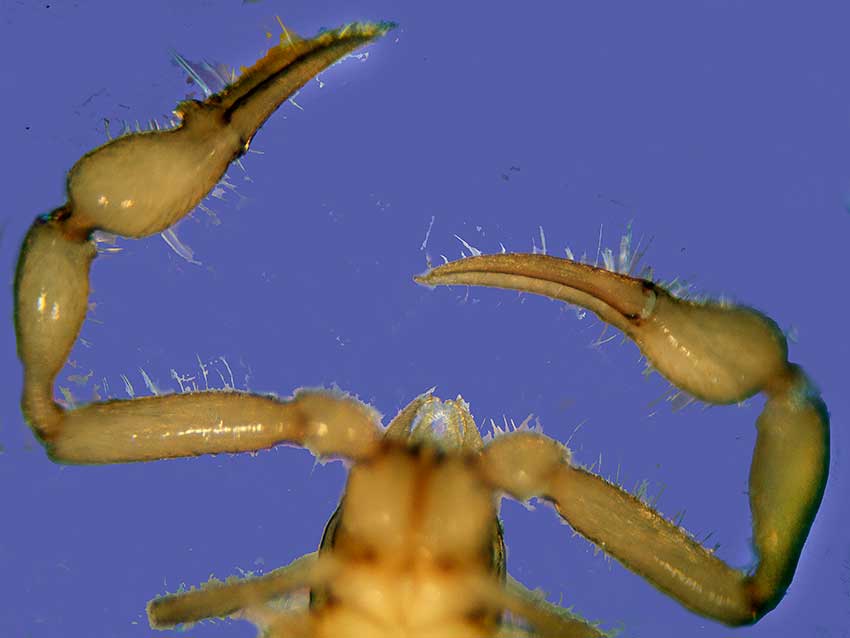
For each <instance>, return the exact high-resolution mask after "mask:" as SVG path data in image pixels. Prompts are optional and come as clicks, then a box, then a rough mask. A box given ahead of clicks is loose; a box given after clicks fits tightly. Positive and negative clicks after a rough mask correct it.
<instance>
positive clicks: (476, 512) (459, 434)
mask: <svg viewBox="0 0 850 638" xmlns="http://www.w3.org/2000/svg"><path fill="white" fill-rule="evenodd" d="M389 28H391V25H389V24H354V25H349V26H347V27H345V28H342V29H340V30H337V31H331V32H326V33H323V34H321V35H319V36H318V37H316V38H313V39H309V40H301V39H297V38H292V37H291V36H289V35H288V34H287V41H286V43H284V44H281V46H278V47H274V48H273V49H271V50H270V51H269V53H268V54H267V55H266V57H264V58H263V59H262V60H260V61H259V62H257V63H256V64H255V65H254V66H253V67H251V68H250V69H248V70H247V71H245V73H244V74H243V75H242V76H241V77H240V78H239V79H238V80H237V81H236V82H235V83H234V84H232V85H231V86H229V87H227V88H226V89H225V90H224V91H222V92H221V93H218V94H215V95H212V96H210V97H209V98H208V99H207V100H205V101H204V102H194V101H190V102H184V103H182V104H181V105H180V106H179V107H178V110H177V113H178V114H179V115H180V116H181V118H182V122H181V124H180V125H179V126H177V127H176V128H174V129H171V130H167V131H156V132H148V133H143V134H134V135H127V136H124V137H121V138H119V139H117V140H113V141H112V142H110V143H108V144H106V145H104V146H102V147H100V148H98V149H96V150H94V151H92V152H91V153H89V154H87V155H86V156H84V157H83V158H82V159H81V160H80V161H79V162H78V163H77V164H76V165H75V166H74V167H73V168H72V169H71V171H70V173H69V177H68V202H67V203H66V204H65V205H63V206H62V207H60V208H58V209H56V210H55V211H53V212H52V213H51V214H49V215H46V216H44V217H42V218H39V219H37V220H36V222H35V223H34V224H33V226H32V228H31V229H30V231H29V233H28V235H27V237H26V239H25V240H24V245H23V247H22V249H21V256H20V260H19V263H18V270H17V276H16V280H15V304H16V306H15V308H16V312H15V328H16V333H17V342H18V354H19V356H20V358H21V361H22V362H23V364H24V392H23V397H22V409H23V413H24V415H25V417H26V419H27V421H28V422H29V423H30V425H31V426H32V428H33V430H34V431H35V433H36V435H37V436H38V437H39V439H40V440H41V441H42V442H43V443H44V445H45V447H46V448H47V450H48V453H49V454H50V455H51V457H52V458H53V459H54V460H56V461H57V462H69V463H116V462H131V461H147V460H154V459H164V458H173V457H181V456H193V455H200V454H214V453H220V452H243V451H253V450H258V449H263V448H268V447H271V446H274V445H277V444H281V443H287V444H291V445H300V446H304V447H306V448H308V449H309V450H310V451H312V452H313V453H314V454H315V455H316V456H317V457H321V458H326V457H342V458H345V459H348V460H349V461H351V463H352V469H351V475H350V478H349V482H348V486H347V489H346V492H345V495H344V497H343V499H342V501H341V503H340V506H339V508H338V510H337V512H336V513H335V514H334V515H333V517H332V518H331V520H330V521H329V523H328V526H327V528H326V530H325V534H324V537H323V539H322V544H321V548H320V550H319V552H317V553H316V554H311V555H308V556H305V557H303V558H301V559H299V560H297V561H295V562H294V563H292V564H291V565H289V566H287V567H284V568H281V569H279V570H275V571H273V572H270V573H268V574H266V575H264V576H261V577H258V578H251V579H245V580H237V581H231V582H227V583H210V584H207V585H205V586H204V587H202V588H199V589H196V590H193V591H190V592H184V593H180V594H175V595H170V596H166V597H163V598H159V599H156V600H154V601H152V602H151V603H150V605H149V608H148V611H149V617H150V620H151V623H152V625H154V626H156V627H166V626H172V625H175V624H179V623H185V622H191V621H194V620H198V619H201V618H206V617H211V616H226V615H238V616H241V617H244V618H247V619H249V620H251V621H253V622H255V623H257V624H258V625H259V626H261V627H262V628H263V629H264V630H265V632H266V635H268V636H279V637H283V636H315V637H326V636H327V637H330V636H333V637H335V638H336V637H342V636H351V637H356V638H365V637H372V636H375V637H378V636H383V637H387V638H390V637H396V636H409V637H411V638H414V637H423V638H424V637H426V636H427V637H429V638H441V637H445V638H448V637H452V638H463V637H469V638H472V637H480V636H496V635H502V636H508V635H511V636H516V635H527V636H532V635H533V636H545V637H550V638H554V637H556V636H557V637H564V636H602V635H604V633H603V632H602V631H601V630H600V629H598V628H597V627H595V626H593V625H591V624H588V623H586V622H584V621H583V620H581V619H579V618H577V617H574V616H572V615H571V614H569V613H567V612H566V611H564V610H562V609H560V608H558V607H555V606H553V605H550V604H549V603H546V602H544V601H541V600H540V599H539V597H537V596H535V595H533V594H532V593H531V592H529V591H528V590H527V589H526V588H525V587H524V586H522V585H521V584H519V583H518V582H516V581H515V580H513V579H511V578H510V577H509V576H508V575H507V574H506V573H505V565H504V545H503V540H502V532H501V527H500V524H499V521H498V518H497V514H498V512H497V507H496V498H497V496H498V495H499V494H502V493H504V494H508V495H510V496H512V497H514V498H517V499H521V500H525V499H528V498H531V497H535V496H536V497H538V498H543V499H546V500H548V501H550V502H551V503H552V504H553V505H554V506H555V508H556V509H557V511H558V513H559V514H560V515H561V516H562V517H563V518H564V520H565V521H566V522H567V523H568V524H569V525H571V526H572V527H573V528H574V529H575V530H576V531H577V532H578V533H580V534H582V535H583V536H585V537H586V538H588V539H589V540H591V541H592V542H594V543H595V544H596V545H597V546H599V547H600V548H602V549H603V550H604V551H605V552H607V553H608V554H609V555H611V556H613V557H614V558H616V559H617V560H618V561H620V562H621V563H622V564H624V565H625V566H627V567H629V568H630V569H632V570H633V571H635V572H637V573H639V574H641V575H642V576H643V577H644V578H646V579H647V580H649V581H650V582H651V583H653V584H654V585H655V586H656V587H658V588H659V589H661V590H663V591H664V592H666V593H667V594H669V595H670V596H672V597H674V598H675V599H677V600H678V601H680V602H681V603H682V604H683V605H685V606H686V607H688V608H690V609H691V610H693V611H694V612H696V613H698V614H701V615H704V616H707V617H709V618H713V619H716V620H718V621H720V622H724V623H727V624H730V625H739V624H746V623H752V622H755V621H756V620H758V619H759V618H760V617H761V616H762V615H764V614H765V613H767V612H768V611H770V610H771V609H772V608H773V607H775V606H776V605H777V604H778V602H779V601H780V599H781V598H782V595H783V593H784V592H785V590H786V588H787V587H788V585H789V583H790V581H791V579H792V577H793V574H794V570H795V568H796V565H797V561H798V559H799V556H800V552H801V549H802V545H803V541H804V540H805V538H806V535H807V533H808V530H809V527H810V526H811V523H812V521H813V519H814V516H815V513H816V511H817V508H818V506H819V504H820V500H821V497H822V494H823V487H824V484H825V481H826V474H827V465H828V463H827V461H828V455H829V433H828V419H827V415H826V410H825V408H824V406H823V404H822V402H821V401H820V399H819V397H818V396H817V394H816V392H815V391H814V390H813V389H812V386H811V385H810V384H809V383H808V382H807V380H806V378H805V375H804V374H803V372H802V371H801V370H800V369H799V368H798V367H797V366H795V365H793V364H790V363H789V362H788V360H787V347H786V343H785V339H784V337H783V336H782V334H781V333H780V331H779V330H778V329H777V327H776V325H775V324H774V322H773V321H771V320H770V319H769V318H767V317H765V316H764V315H762V314H760V313H758V312H756V311H754V310H751V309H749V308H745V307H737V306H731V305H724V304H717V303H696V302H693V301H688V300H683V299H679V298H677V297H675V296H673V295H671V294H670V293H668V292H667V291H665V290H664V289H663V288H661V287H660V286H658V285H656V284H653V283H652V282H649V281H645V280H641V279H636V278H632V277H628V276H625V275H622V274H617V273H613V272H610V271H607V270H604V269H600V268H595V267H593V266H589V265H586V264H582V263H577V262H574V261H570V260H566V259H557V258H554V257H549V256H546V255H540V254H535V255H521V254H502V255H490V256H477V257H471V258H468V259H462V260H460V261H457V262H452V263H448V264H445V265H443V266H440V267H438V268H435V269H433V270H431V271H429V272H428V273H426V274H424V275H422V276H420V277H417V281H418V282H419V283H421V284H424V285H427V286H438V285H484V286H496V287H500V288H511V289H515V290H521V291H527V292H533V293H538V294H542V295H546V296H549V297H552V298H555V299H560V300H563V301H565V302H568V303H571V304H576V305H579V306H583V307H585V308H588V309H589V310H592V311H593V312H594V313H596V314H597V315H598V316H599V317H600V318H601V319H602V320H603V321H605V322H607V323H609V324H611V325H613V326H615V327H616V328H618V329H620V330H621V331H623V332H624V333H625V334H626V335H627V336H629V337H630V338H631V339H632V340H633V341H634V342H635V343H636V344H637V345H638V347H639V348H640V349H641V351H642V352H643V354H644V355H645V356H646V358H647V360H648V361H649V362H650V364H651V365H652V366H653V367H654V368H655V369H657V370H658V371H659V372H660V373H661V374H663V375H664V376H665V377H666V378H667V379H669V380H670V381H671V382H672V383H674V384H675V385H676V386H678V387H679V388H681V389H683V390H685V391H686V392H688V393H690V394H691V395H693V396H694V397H696V398H698V399H701V400H703V401H706V402H710V403H718V404H728V403H735V402H739V401H742V400H744V399H746V398H747V397H750V396H752V395H754V394H757V393H759V392H764V393H765V395H766V396H767V403H766V407H765V409H764V412H763V413H762V415H761V416H760V417H759V419H758V422H757V428H758V438H757V443H756V449H755V452H754V456H753V461H752V468H751V473H750V506H751V510H752V515H753V539H754V545H755V548H756V550H757V553H758V558H759V563H758V566H757V567H756V569H755V570H754V571H753V572H752V573H749V574H748V573H742V572H740V571H737V570H735V569H732V568H730V567H729V566H728V565H726V564H725V563H724V562H722V561H721V560H720V559H718V558H717V557H715V556H714V555H713V553H711V552H709V551H708V550H706V549H705V548H703V547H702V546H701V545H700V544H699V543H697V542H696V541H695V540H693V539H692V537H691V536H690V535H689V534H688V533H687V532H686V531H684V530H683V529H681V528H680V527H678V526H677V525H676V524H674V523H672V522H670V521H668V520H666V519H665V518H664V517H663V516H661V515H659V514H658V513H657V512H656V511H655V510H653V509H652V508H651V507H649V506H648V505H647V504H645V503H644V502H642V501H641V500H640V499H638V498H636V497H634V496H632V495H630V494H629V493H627V492H625V491H624V490H622V489H621V488H619V487H618V486H616V485H613V484H611V483H609V482H608V481H606V480H605V479H603V478H601V477H599V476H596V475H595V474H593V473H591V472H590V471H588V470H586V469H583V468H581V467H578V466H575V465H573V464H571V462H570V455H569V452H568V450H567V449H566V448H565V447H564V446H563V445H561V444H560V443H558V442H556V441H554V440H552V439H549V438H547V437H545V436H543V435H542V434H540V433H537V432H533V431H519V432H511V433H508V434H505V435H502V436H498V437H496V438H495V439H494V440H493V441H491V442H489V443H487V444H485V443H484V442H483V441H482V439H481V437H480V436H479V434H478V431H477V429H476V427H475V423H474V421H473V419H472V417H471V416H470V414H469V411H468V409H467V406H466V404H465V403H463V401H462V400H461V399H460V398H458V400H456V401H446V402H441V401H440V400H439V399H437V398H436V397H434V396H432V395H431V394H430V393H426V394H424V395H422V396H420V397H418V398H416V399H414V400H413V401H412V402H411V403H410V404H409V405H408V406H407V407H406V408H404V409H403V410H402V411H401V412H400V413H399V414H398V416H396V418H395V419H394V420H393V421H392V423H391V424H390V425H389V426H388V428H386V429H382V428H381V426H380V423H379V419H378V418H377V416H376V414H375V412H374V411H373V410H372V409H371V408H369V407H368V406H366V405H364V404H362V403H361V402H359V401H358V400H356V399H354V398H352V397H350V396H348V395H345V394H342V393H339V392H330V391H310V392H306V391H302V392H299V393H296V394H295V396H293V397H292V398H290V399H287V400H283V399H278V398H275V397H268V396H260V395H254V394H250V393H242V392H195V393H190V394H180V395H169V396H152V397H145V398H139V399H133V400H127V401H117V400H116V401H105V402H99V403H92V404H89V405H85V406H82V407H79V408H76V409H65V408H63V407H61V406H60V405H58V404H57V403H56V401H55V400H54V398H53V384H54V380H55V378H56V375H57V373H58V372H59V370H60V369H61V367H62V366H63V365H64V363H65V360H66V358H67V356H68V353H69V351H70V349H71V346H72V345H73V343H74V341H75V340H76V338H77V335H78V333H79V330H80V326H81V324H82V322H83V319H84V317H85V313H86V307H87V299H88V271H89V266H90V264H91V261H92V259H93V258H94V256H95V248H94V244H93V241H92V239H91V237H92V233H93V232H94V231H97V230H103V231H107V232H110V233H115V234H118V235H124V236H129V237H143V236H147V235H150V234H153V233H156V232H161V231H162V230H164V229H166V228H168V227H169V226H171V225H172V224H174V223H176V222H177V221H178V220H179V219H180V218H182V217H183V216H185V215H186V214H187V213H188V212H189V211H191V210H192V208H193V207H194V206H195V205H197V204H198V203H199V202H200V200H201V199H202V198H203V197H204V196H205V195H206V193H207V192H208V191H209V190H210V189H211V188H212V187H213V186H214V185H215V184H216V182H217V181H218V180H219V179H220V178H221V176H222V175H223V173H224V171H225V169H226V168H227V166H228V165H229V164H230V162H231V161H233V160H234V159H236V158H238V157H239V156H240V155H241V154H242V153H244V152H245V150H246V149H247V147H248V144H249V143H250V140H251V138H252V137H253V135H254V134H255V133H256V131H257V130H258V129H259V128H260V126H262V124H263V123H264V122H265V121H266V119H267V118H268V117H269V116H270V115H271V113H273V112H274V111H275V109H276V108H277V107H278V106H279V105H280V104H281V103H282V102H283V101H284V100H286V99H287V98H288V97H289V96H290V95H291V94H292V93H293V92H294V91H295V90H297V89H298V88H299V87H300V86H302V85H303V84H304V83H305V82H307V81H308V80H309V79H310V78H311V77H312V76H314V75H315V74H316V73H318V72H319V71H321V70H322V69H324V68H325V67H327V66H328V65H330V64H332V63H333V62H335V61H336V60H338V59H340V58H341V57H342V56H344V55H346V54H347V53H349V52H351V51H352V50H354V49H355V48H357V47H360V46H362V45H364V44H366V43H368V42H370V41H371V40H373V39H374V38H376V37H378V36H380V35H382V34H384V33H385V32H386V31H387V30H388V29H389ZM435 424H441V427H440V428H435V427H433V426H434V425H435ZM438 430H439V431H440V433H439V434H437V433H436V432H437V431H438ZM305 589H309V591H310V603H309V605H305V606H302V607H298V608H294V609H292V608H286V609H285V608H283V607H281V606H279V605H275V604H274V603H275V601H277V600H278V599H280V598H282V597H285V596H287V595H289V594H290V593H292V592H295V591H297V590H305ZM508 619H510V620H508Z"/></svg>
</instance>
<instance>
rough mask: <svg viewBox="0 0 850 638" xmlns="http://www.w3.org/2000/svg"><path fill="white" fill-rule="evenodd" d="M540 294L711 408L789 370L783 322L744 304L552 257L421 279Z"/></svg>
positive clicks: (490, 261)
mask: <svg viewBox="0 0 850 638" xmlns="http://www.w3.org/2000/svg"><path fill="white" fill-rule="evenodd" d="M416 281H418V282H419V283H421V284H427V285H451V284H472V285H477V286H493V287H496V288H510V289H514V290H520V291H523V292H533V293H537V294H541V295H545V296H547V297H552V298H553V299H560V300H561V301H566V302H567V303H571V304H575V305H578V306H582V307H584V308H587V309H588V310H591V311H593V312H594V313H596V314H597V315H598V316H599V318H600V319H602V320H603V321H605V322H607V323H610V324H611V325H613V326H614V327H616V328H619V329H620V330H622V331H623V332H625V333H626V334H627V335H628V336H629V337H631V338H632V340H634V342H635V343H636V344H637V346H638V347H639V348H640V349H641V351H642V352H643V354H644V355H645V356H646V358H647V359H648V360H649V362H650V363H651V364H652V365H653V366H654V367H655V369H656V370H658V371H659V372H660V373H661V374H663V375H664V376H665V377H666V378H667V379H669V380H670V381H671V382H672V383H673V384H674V385H676V386H677V387H679V388H681V389H683V390H685V391H686V392H688V393H690V394H692V395H693V396H695V397H697V398H699V399H702V400H705V401H710V402H711V403H735V402H738V401H741V400H743V399H746V398H747V397H749V396H752V395H753V394H756V393H757V392H759V391H760V390H762V389H764V388H766V386H767V385H768V384H769V383H770V380H771V379H774V378H776V376H777V374H779V373H780V371H781V370H782V369H783V368H784V366H785V361H786V353H787V346H786V344H785V338H784V337H783V336H782V333H781V332H780V331H779V329H778V328H777V326H776V324H775V323H774V322H773V321H772V320H771V319H769V318H768V317H766V316H764V315H763V314H761V313H759V312H757V311H755V310H752V309H750V308H744V307H739V306H726V305H721V304H717V303H694V302H692V301H687V300H684V299H678V298H676V297H673V296H672V295H670V294H669V293H667V292H666V291H665V290H664V289H662V288H660V287H659V286H657V285H655V284H653V283H652V282H650V281H646V280H642V279H636V278H634V277H628V276H626V275H621V274H619V273H615V272H611V271H609V270H605V269H604V268H596V267H594V266H589V265H587V264H581V263H577V262H574V261H570V260H568V259H558V258H557V257H551V256H548V255H522V254H501V255H482V256H478V257H469V258H467V259H461V260H458V261H455V262H451V263H448V264H445V265H443V266H439V267H437V268H434V269H433V270H431V271H429V272H427V273H425V274H424V275H421V276H419V277H417V278H416Z"/></svg>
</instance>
